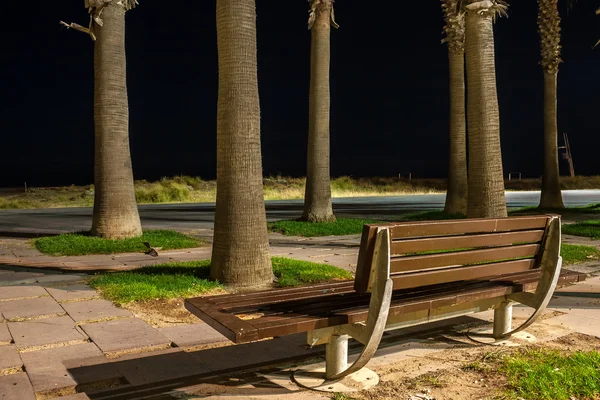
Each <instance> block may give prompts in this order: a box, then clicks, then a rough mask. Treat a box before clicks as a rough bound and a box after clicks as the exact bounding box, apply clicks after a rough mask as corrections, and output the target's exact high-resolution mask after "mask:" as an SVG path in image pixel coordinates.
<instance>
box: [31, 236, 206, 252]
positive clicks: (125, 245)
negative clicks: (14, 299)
mask: <svg viewBox="0 0 600 400" xmlns="http://www.w3.org/2000/svg"><path fill="white" fill-rule="evenodd" d="M143 242H148V243H150V246H152V247H154V248H159V249H161V250H174V249H188V248H192V247H200V246H203V245H205V244H206V242H205V241H203V240H200V239H196V238H193V237H191V236H188V235H186V234H183V233H180V232H176V231H172V230H147V231H144V233H143V235H142V236H141V237H136V238H130V239H103V238H99V237H95V236H91V235H89V233H88V232H78V233H65V234H62V235H57V236H46V237H42V238H39V239H34V240H33V244H34V246H35V247H36V248H37V249H38V250H39V251H40V252H42V253H44V254H48V255H51V256H83V255H90V254H115V253H136V252H143V251H146V250H148V249H147V248H146V246H144V244H143Z"/></svg>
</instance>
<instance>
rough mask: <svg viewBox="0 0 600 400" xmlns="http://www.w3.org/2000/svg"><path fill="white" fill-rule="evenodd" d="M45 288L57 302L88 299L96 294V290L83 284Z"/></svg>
mask: <svg viewBox="0 0 600 400" xmlns="http://www.w3.org/2000/svg"><path fill="white" fill-rule="evenodd" d="M46 290H47V291H48V293H50V295H51V296H52V297H54V299H55V300H56V301H59V302H60V301H71V300H79V299H88V298H91V297H94V296H97V295H98V292H96V291H95V290H94V289H92V288H91V287H90V286H88V285H84V284H76V285H67V286H58V287H49V288H47V289H46Z"/></svg>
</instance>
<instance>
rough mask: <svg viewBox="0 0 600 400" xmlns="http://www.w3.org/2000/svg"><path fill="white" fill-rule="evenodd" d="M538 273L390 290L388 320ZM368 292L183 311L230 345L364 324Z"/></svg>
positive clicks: (280, 292)
mask: <svg viewBox="0 0 600 400" xmlns="http://www.w3.org/2000/svg"><path fill="white" fill-rule="evenodd" d="M539 277H540V270H539V269H534V270H529V271H524V272H518V273H512V274H504V275H496V276H492V277H488V278H480V279H477V280H472V281H455V282H449V283H443V284H437V285H429V286H422V287H418V288H409V289H399V290H395V291H394V292H393V295H392V301H391V306H390V311H389V318H390V319H391V318H392V317H394V316H399V315H402V314H408V313H414V312H417V311H422V310H431V309H435V308H439V307H445V306H457V305H460V304H463V303H467V302H472V301H474V300H484V299H492V298H498V297H500V296H505V295H509V294H513V293H517V292H523V291H528V292H531V291H535V289H536V287H537V284H538V281H539ZM584 279H585V275H584V274H581V273H578V272H574V271H569V270H562V271H561V274H560V278H559V282H558V284H559V285H567V284H572V283H576V282H578V281H580V280H584ZM370 297H371V295H370V293H364V294H360V293H357V292H356V291H355V290H354V283H353V282H352V281H347V282H335V283H326V284H317V285H310V286H304V287H297V288H288V289H274V290H267V291H262V292H255V293H247V294H234V295H221V296H212V297H196V298H192V299H187V300H186V302H185V305H186V308H187V309H188V310H189V311H190V312H192V313H193V314H194V315H196V316H197V317H199V318H200V319H201V320H203V321H204V322H206V323H207V324H208V325H210V326H211V327H212V328H214V329H215V330H217V331H218V332H220V333H221V334H222V335H224V336H225V337H227V338H228V339H229V340H231V341H233V342H235V343H245V342H250V341H254V340H259V339H264V338H270V337H274V336H282V335H288V334H293V333H300V332H309V331H312V330H315V329H321V328H327V327H331V326H338V325H344V324H353V323H359V322H364V321H366V320H367V315H368V311H369V301H370Z"/></svg>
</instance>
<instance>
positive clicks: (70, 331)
mask: <svg viewBox="0 0 600 400" xmlns="http://www.w3.org/2000/svg"><path fill="white" fill-rule="evenodd" d="M8 329H9V330H10V333H11V334H12V337H13V339H14V341H15V344H16V345H17V347H18V348H26V347H34V346H44V345H51V344H57V343H65V342H72V341H79V340H82V341H83V340H87V337H86V336H85V335H84V334H83V333H81V332H80V331H79V330H78V329H77V328H76V326H75V322H74V321H73V320H72V319H71V318H70V317H68V316H64V317H53V318H45V319H38V320H33V321H24V322H9V323H8Z"/></svg>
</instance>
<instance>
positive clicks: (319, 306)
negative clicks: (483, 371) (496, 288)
mask: <svg viewBox="0 0 600 400" xmlns="http://www.w3.org/2000/svg"><path fill="white" fill-rule="evenodd" d="M489 284H490V283H489V282H467V283H465V282H452V284H451V285H448V284H442V285H435V286H426V287H422V288H417V289H416V290H415V289H410V290H398V291H395V292H394V294H393V299H395V300H401V299H415V298H420V297H424V296H432V295H434V296H437V295H439V293H455V292H459V291H460V290H462V289H464V288H465V287H467V288H469V287H480V286H484V285H489ZM369 301H370V296H369V295H363V294H358V293H354V294H346V295H343V296H338V297H335V298H331V297H329V298H327V299H323V300H321V301H318V302H316V301H314V299H313V300H310V301H302V302H301V303H296V302H288V303H284V304H273V305H267V306H265V307H264V308H262V309H254V310H248V309H244V308H241V309H235V310H230V312H233V313H236V314H237V313H244V314H245V313H249V312H256V313H260V314H263V316H262V317H261V321H263V320H265V318H270V319H269V321H273V320H283V319H287V318H292V317H293V315H291V314H290V313H294V314H302V315H328V314H335V313H336V312H337V310H340V309H348V308H352V307H361V306H365V305H366V306H368V304H369ZM255 321H257V323H260V321H258V320H255Z"/></svg>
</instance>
